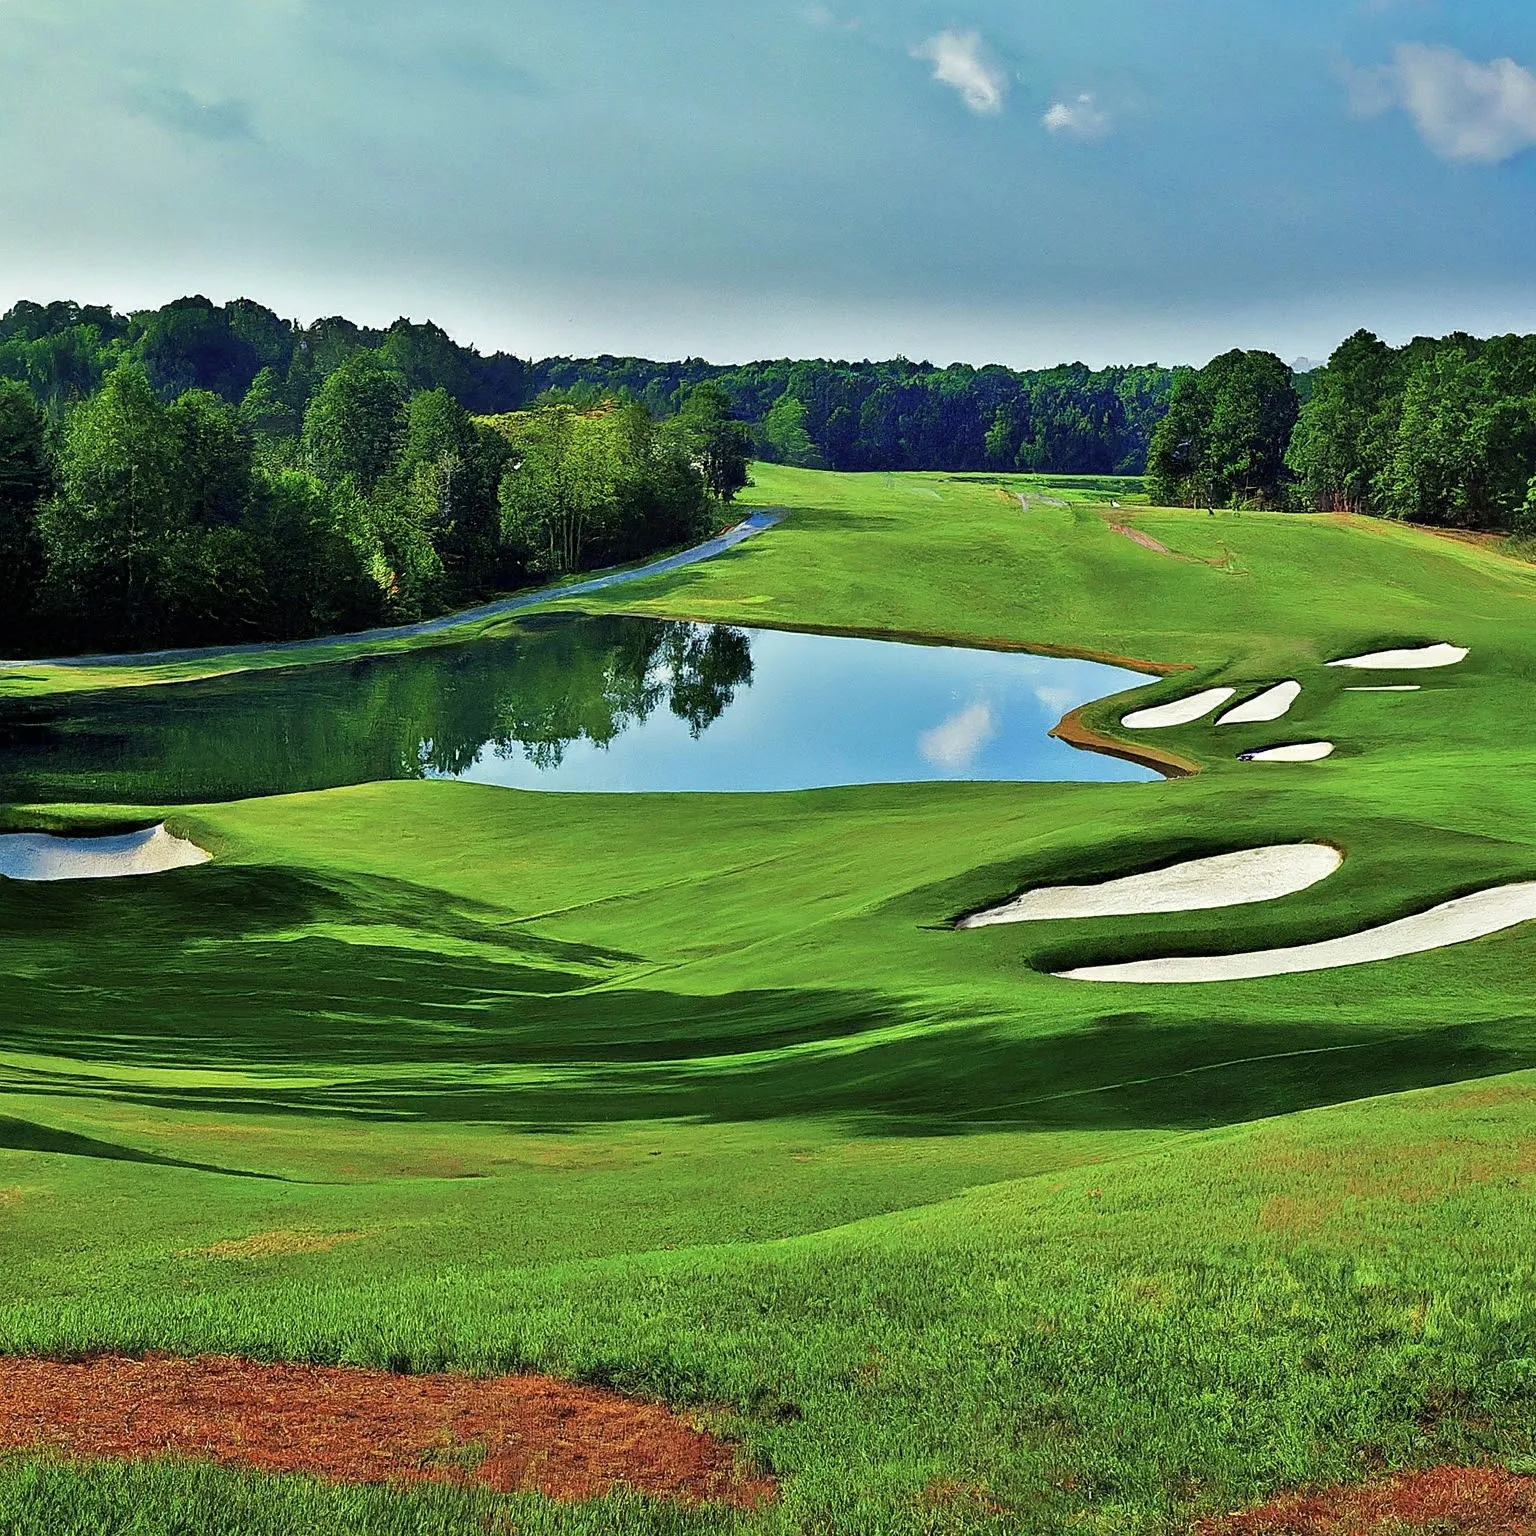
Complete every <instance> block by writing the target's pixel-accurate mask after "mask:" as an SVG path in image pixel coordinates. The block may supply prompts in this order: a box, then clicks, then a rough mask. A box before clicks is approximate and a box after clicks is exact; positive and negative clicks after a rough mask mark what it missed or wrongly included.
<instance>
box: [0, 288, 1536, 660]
mask: <svg viewBox="0 0 1536 1536" xmlns="http://www.w3.org/2000/svg"><path fill="white" fill-rule="evenodd" d="M753 454H756V455H758V456H760V457H763V458H766V459H770V460H776V461H780V462H785V463H790V464H796V465H803V466H807V467H828V468H833V469H843V470H883V471H894V470H905V469H926V470H948V471H953V472H978V471H988V470H991V471H997V472H1011V471H1044V472H1056V473H1082V474H1088V473H1103V474H1109V473H1120V474H1134V473H1138V472H1141V471H1142V470H1143V469H1144V470H1145V472H1146V474H1147V479H1148V489H1149V491H1150V493H1151V495H1152V497H1153V499H1154V500H1157V501H1160V502H1165V503H1170V504H1185V505H1208V506H1216V505H1223V506H1226V505H1258V506H1271V507H1283V508H1290V509H1307V508H1321V509H1325V510H1330V509H1345V510H1351V511H1359V512H1369V513H1376V514H1380V515H1384V516H1390V517H1398V518H1407V519H1412V520H1415V521H1422V522H1430V523H1440V524H1445V525H1451V526H1459V527H1469V528H1507V529H1512V530H1514V531H1516V532H1520V533H1523V534H1527V535H1530V536H1533V537H1536V337H1519V336H1506V337H1497V338H1494V339H1492V340H1488V341H1480V340H1477V339H1475V338H1473V337H1470V336H1465V335H1459V334H1458V335H1452V336H1448V337H1445V338H1443V339H1440V340H1432V339H1428V338H1419V339H1417V340H1415V341H1413V342H1410V343H1409V344H1408V345H1406V346H1404V347H1400V348H1395V349H1394V348H1392V347H1389V346H1387V345H1386V344H1385V343H1384V342H1382V341H1380V340H1379V339H1378V338H1376V337H1375V336H1373V335H1371V334H1370V333H1369V332H1365V331H1362V332H1359V333H1357V334H1356V335H1355V336H1352V337H1350V338H1349V340H1347V341H1346V342H1345V343H1344V344H1343V345H1342V346H1341V347H1340V348H1339V349H1338V351H1337V352H1336V353H1335V354H1334V356H1333V357H1332V358H1331V359H1330V360H1329V363H1328V364H1327V366H1326V367H1324V368H1321V369H1317V370H1314V371H1312V372H1310V373H1306V374H1303V375H1300V376H1296V375H1293V374H1292V372H1291V370H1290V369H1289V368H1287V367H1286V365H1285V364H1284V363H1283V362H1281V360H1280V359H1279V358H1277V357H1275V356H1273V355H1272V354H1270V353H1266V352H1255V351H1234V352H1230V353H1227V354H1225V355H1224V356H1222V357H1219V358H1216V359H1215V360H1214V361H1212V362H1211V363H1210V364H1208V365H1207V366H1206V367H1205V368H1202V369H1191V368H1175V369H1163V368H1157V367H1126V368H1110V369H1101V370H1098V371H1094V370H1091V369H1089V368H1087V367H1085V366H1083V365H1081V364H1072V365H1067V366H1063V367H1060V368H1054V369H1046V370H1038V371H1033V372H1018V371H1014V370H1010V369H1007V368H1002V367H996V366H991V367H984V368H973V367H970V366H967V365H954V366H951V367H948V368H935V367H933V366H932V365H931V364H928V363H912V362H908V361H906V360H904V359H899V358H898V359H895V360H893V361H889V362H883V363H870V362H864V363H848V362H829V361H825V360H812V361H790V360H778V361H768V362H759V363H752V364H746V365H741V366H735V367H721V366H717V365H712V364H708V363H705V362H703V361H701V360H698V359H690V360H686V361H683V362H678V363H655V362H649V361H646V360H644V359H636V358H615V357H600V358H593V359H585V360H580V359H570V358H552V359H545V360H543V361H540V362H525V361H523V360H520V359H518V358H515V357H512V356H510V355H508V354H506V353H495V354H493V355H490V356H483V355H482V354H481V353H479V352H478V351H476V350H475V349H474V348H472V347H463V346H460V345H459V344H457V343H456V342H454V341H453V340H452V339H451V338H450V337H449V336H447V334H446V333H445V332H443V331H442V330H441V329H440V328H439V327H437V326H434V325H431V324H424V325H418V324H414V323H411V322H409V321H406V320H400V321H397V322H396V323H395V324H394V325H392V326H390V327H388V328H387V329H384V330H373V329H368V328H365V327H361V326H357V325H354V324H353V323H352V322H350V321H348V320H345V319H343V318H340V317H331V318H328V319H322V320H317V321H315V322H314V323H313V324H310V325H301V324H299V323H297V322H294V321H287V320H284V319H282V318H280V317H279V316H278V315H277V314H275V313H274V312H273V311H271V310H268V309H265V308H264V307H262V306H261V305H259V304H255V303H253V302H251V301H249V300H243V299H242V300H237V301H235V302H233V303H230V304H224V305H218V304H213V303H211V302H210V301H209V300H207V299H205V298H202V297H200V296H194V297H191V298H187V299H181V300H177V301H176V302H175V303H173V304H169V305H166V306H164V307H163V308H161V309H158V310H149V311H143V312H140V313H136V314H133V315H128V316H124V315H119V314H117V313H115V312H114V311H111V310H109V309H106V308H103V307H101V306H80V305H76V304H72V303H56V304H49V305H41V304H34V303H29V302H23V303H20V304H17V305H15V306H14V307H13V308H12V309H11V310H10V311H9V312H8V313H7V314H5V315H4V316H3V317H0V646H3V647H4V648H6V649H8V650H10V651H12V652H15V651H17V650H18V649H20V650H34V648H36V647H40V646H47V647H50V648H57V649H59V650H87V649H99V648H114V647H122V648H140V647H145V646H153V645H161V644H165V645H175V644H203V643H217V642H223V641H231V640H266V639H283V638H292V637H302V636H306V635H314V634H321V633H329V632H334V631H337V630H345V629H349V628H357V627H363V626H366V625H370V624H375V623H382V622H399V621H407V620H411V619H414V618H419V617H424V616H427V615H430V614H434V613H438V612H441V611H444V610H445V609H448V608H451V607H454V606H458V605H462V604H464V603H467V602H471V601H474V600H475V599H477V598H480V597H482V596H484V595H487V594H489V593H492V592H496V591H503V590H506V589H508V588H511V587H515V586H518V585H522V584H524V583H527V582H529V581H533V580H537V579H541V578H544V577H548V576H550V575H556V574H560V573H563V572H567V571H577V570H582V569H589V568H591V567H592V566H594V565H601V564H606V563H612V562H616V561H622V560H625V559H630V558H637V557H639V556H642V555H645V554H648V553H650V552H652V551H654V550H657V549H661V548H665V547H667V546H669V545H674V544H679V543H683V542H685V541H688V540H690V539H692V538H695V537H697V536H699V535H700V534H702V533H703V532H704V531H705V530H706V529H707V528H708V527H709V526H710V525H711V522H712V521H713V520H714V517H715V509H717V508H718V507H719V505H720V504H721V503H723V502H725V501H728V500H729V499H730V497H731V496H732V495H733V494H734V492H735V491H736V490H737V489H739V488H740V487H741V486H742V485H743V484H744V483H745V481H746V466H747V462H748V460H749V457H750V456H751V455H753Z"/></svg>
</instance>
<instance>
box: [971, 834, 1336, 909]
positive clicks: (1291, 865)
mask: <svg viewBox="0 0 1536 1536" xmlns="http://www.w3.org/2000/svg"><path fill="white" fill-rule="evenodd" d="M1343 862H1344V855H1343V854H1342V853H1340V852H1339V850H1338V849H1337V848H1330V847H1329V846H1328V845H1327V844H1326V843H1285V844H1281V845H1279V846H1277V847H1274V848H1245V849H1244V850H1243V851H1242V852H1241V853H1219V854H1217V855H1216V856H1215V857H1214V858H1209V859H1192V860H1190V861H1189V862H1188V863H1185V864H1174V865H1172V866H1171V867H1170V868H1168V869H1155V870H1153V871H1152V872H1151V873H1150V874H1145V875H1127V876H1125V877H1124V878H1123V879H1119V880H1106V881H1104V882H1102V883H1101V884H1099V885H1057V886H1047V887H1044V888H1042V889H1040V890H1034V891H1026V892H1025V893H1024V894H1023V895H1022V896H1018V897H1016V898H1015V899H1014V900H1012V901H1010V902H1008V903H1006V904H1005V905H1004V906H1001V907H993V908H991V909H990V910H989V911H986V912H978V913H976V914H975V915H974V916H972V917H966V918H962V919H961V920H960V922H959V923H958V924H956V926H957V927H960V928H990V927H992V926H994V925H995V924H997V923H1039V922H1046V921H1048V920H1050V919H1054V918H1063V917H1139V916H1141V915H1142V914H1143V913H1147V912H1204V911H1207V910H1209V909H1211V908H1213V907H1241V906H1246V905H1248V904H1249V903H1250V902H1255V901H1276V900H1278V899H1279V898H1280V897H1281V896H1292V895H1294V894H1295V893H1296V892H1297V891H1304V890H1306V889H1307V887H1308V886H1312V885H1316V884H1317V883H1318V881H1319V880H1326V879H1327V878H1328V876H1329V875H1331V874H1332V873H1333V872H1334V871H1335V870H1336V869H1337V868H1338V867H1339V865H1340V864H1342V863H1343Z"/></svg>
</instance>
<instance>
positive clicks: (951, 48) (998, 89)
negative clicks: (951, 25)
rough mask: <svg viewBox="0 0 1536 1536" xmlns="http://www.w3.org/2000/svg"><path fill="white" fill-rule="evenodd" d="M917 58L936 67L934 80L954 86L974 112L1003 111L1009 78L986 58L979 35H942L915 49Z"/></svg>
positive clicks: (914, 54) (943, 33)
mask: <svg viewBox="0 0 1536 1536" xmlns="http://www.w3.org/2000/svg"><path fill="white" fill-rule="evenodd" d="M912 57H913V58H914V59H921V60H922V61H923V62H924V63H927V64H932V65H933V78H934V79H935V80H937V81H938V82H939V83H940V84H941V85H952V86H953V87H954V88H955V89H956V90H957V91H959V93H960V99H961V100H962V101H964V103H965V104H966V106H968V107H969V108H970V109H971V111H972V112H976V113H979V114H981V115H982V116H987V115H989V114H993V113H997V112H1001V111H1002V110H1003V102H1004V100H1005V99H1006V97H1007V95H1008V76H1007V75H1006V74H1004V73H1003V71H1002V70H1001V69H1000V68H998V66H997V65H996V64H994V63H992V62H991V60H990V59H988V58H987V56H986V50H985V45H984V44H983V43H982V40H981V34H980V33H979V32H939V33H937V34H936V35H935V36H933V37H930V38H929V39H928V40H927V41H926V42H923V43H919V44H918V45H917V47H916V48H914V49H913V50H912Z"/></svg>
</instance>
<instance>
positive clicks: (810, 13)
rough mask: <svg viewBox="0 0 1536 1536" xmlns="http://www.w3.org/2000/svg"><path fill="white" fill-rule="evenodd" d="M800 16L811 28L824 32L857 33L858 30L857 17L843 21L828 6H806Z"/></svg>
mask: <svg viewBox="0 0 1536 1536" xmlns="http://www.w3.org/2000/svg"><path fill="white" fill-rule="evenodd" d="M800 14H801V16H803V17H804V18H805V20H806V21H807V22H809V23H810V25H811V26H813V27H819V28H821V30H822V31H824V32H857V31H858V30H859V19H858V17H857V16H850V17H848V18H846V19H844V18H843V17H841V16H839V15H838V14H837V12H836V11H834V10H832V9H831V7H830V6H825V5H808V6H806V8H805V9H804V10H803V11H802V12H801V13H800Z"/></svg>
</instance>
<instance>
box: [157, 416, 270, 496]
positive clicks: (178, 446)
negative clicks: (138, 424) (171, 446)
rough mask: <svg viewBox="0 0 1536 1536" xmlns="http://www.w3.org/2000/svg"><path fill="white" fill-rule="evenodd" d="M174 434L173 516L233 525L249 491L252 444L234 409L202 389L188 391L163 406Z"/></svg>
mask: <svg viewBox="0 0 1536 1536" xmlns="http://www.w3.org/2000/svg"><path fill="white" fill-rule="evenodd" d="M165 419H166V421H167V423H168V424H169V426H170V428H171V431H172V432H173V434H174V436H175V455H176V465H177V475H176V482H177V496H176V505H175V517H174V521H175V522H176V523H179V524H191V525H194V526H200V527H218V526H224V527H233V526H234V525H236V524H238V523H239V522H240V520H241V519H242V518H243V517H244V515H245V509H246V503H247V502H248V501H249V500H250V494H251V466H252V462H253V458H254V445H253V443H252V440H251V435H250V433H249V432H248V431H246V429H245V427H244V426H243V425H242V424H241V422H240V418H239V417H238V415H237V414H236V412H235V408H234V407H233V406H231V405H227V404H225V402H224V401H222V400H221V399H219V397H218V396H217V395H215V394H211V393H210V392H209V391H208V390H205V389H192V390H188V391H187V393H186V394H184V395H182V396H180V397H179V398H178V399H176V400H174V401H173V402H172V403H171V404H170V405H169V406H167V407H166V412H165Z"/></svg>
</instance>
